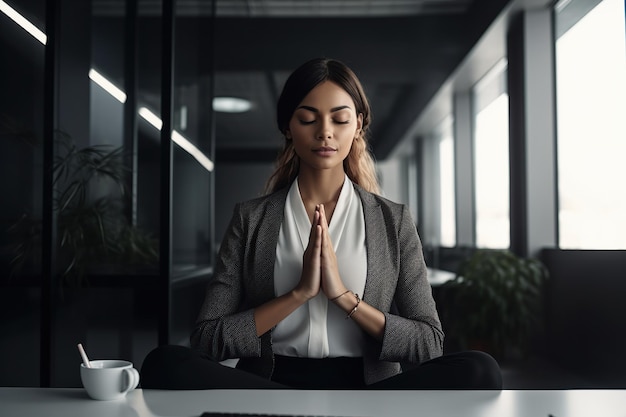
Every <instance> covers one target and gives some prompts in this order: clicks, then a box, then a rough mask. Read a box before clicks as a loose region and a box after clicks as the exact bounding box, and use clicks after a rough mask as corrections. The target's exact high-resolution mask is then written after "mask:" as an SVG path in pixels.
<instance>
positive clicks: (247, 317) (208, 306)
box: [191, 204, 261, 361]
mask: <svg viewBox="0 0 626 417" xmlns="http://www.w3.org/2000/svg"><path fill="white" fill-rule="evenodd" d="M245 219H246V216H244V214H243V213H242V205H241V204H237V205H236V206H235V209H234V212H233V216H232V218H231V221H230V224H229V226H228V229H227V231H226V234H225V236H224V239H223V240H222V244H221V246H220V250H219V253H218V256H217V259H216V269H215V274H214V276H213V277H212V278H211V280H210V282H209V283H208V286H207V289H206V295H205V298H204V302H203V305H202V307H201V309H200V313H199V315H198V318H197V320H196V325H195V328H194V330H193V332H192V334H191V347H192V348H194V349H197V350H200V351H202V352H204V353H206V354H208V355H209V357H210V358H211V359H213V360H216V361H222V360H225V359H231V358H243V357H259V356H260V355H261V339H260V338H259V337H258V336H257V335H256V324H255V321H254V310H253V309H252V308H246V306H244V299H245V289H244V278H243V277H244V270H243V268H244V262H245V259H246V255H245V251H246V242H247V240H248V239H247V236H246V233H247V232H248V227H249V224H248V222H247V221H246V220H245Z"/></svg>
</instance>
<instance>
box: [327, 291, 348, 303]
mask: <svg viewBox="0 0 626 417" xmlns="http://www.w3.org/2000/svg"><path fill="white" fill-rule="evenodd" d="M349 292H350V290H348V291H346V292H342V293H341V294H339V295H338V296H336V297H335V298H331V299H330V301H335V300H336V299H338V298H339V297H341V296H342V295H346V294H347V293H349Z"/></svg>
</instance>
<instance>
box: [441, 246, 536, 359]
mask: <svg viewBox="0 0 626 417" xmlns="http://www.w3.org/2000/svg"><path fill="white" fill-rule="evenodd" d="M547 279H548V271H547V269H546V268H545V266H544V265H543V264H542V263H541V262H540V261H539V260H537V259H534V258H530V259H526V258H521V257H518V256H516V255H515V254H514V253H512V252H510V251H508V250H477V251H476V252H474V254H473V255H471V256H470V257H469V258H467V259H466V260H465V261H464V262H462V264H461V265H460V267H459V270H458V272H457V275H456V277H455V278H454V279H453V280H451V281H448V282H447V283H445V284H444V285H443V286H442V290H443V297H444V298H443V299H444V306H443V308H444V312H445V313H444V315H443V319H444V323H445V325H446V327H447V329H446V332H447V333H450V335H451V336H452V337H456V338H457V339H458V341H459V343H460V345H461V347H462V348H478V349H480V350H485V351H489V353H492V354H493V355H494V356H496V357H500V358H502V357H504V356H506V354H507V352H510V351H512V350H515V351H517V352H518V354H522V355H525V354H526V353H527V351H528V348H529V343H530V339H531V337H532V335H533V332H534V331H537V330H538V329H539V328H540V327H539V326H541V325H542V307H543V291H544V284H545V282H546V280H547Z"/></svg>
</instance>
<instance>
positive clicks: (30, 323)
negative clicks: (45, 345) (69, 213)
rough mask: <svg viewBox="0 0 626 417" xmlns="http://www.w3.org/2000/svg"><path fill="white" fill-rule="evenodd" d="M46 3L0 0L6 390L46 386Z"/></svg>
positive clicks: (0, 250)
mask: <svg viewBox="0 0 626 417" xmlns="http://www.w3.org/2000/svg"><path fill="white" fill-rule="evenodd" d="M45 21H46V2H45V1H44V0H35V1H0V62H1V64H0V80H2V81H1V83H2V94H0V155H2V163H0V193H1V194H2V196H3V198H2V204H0V334H2V335H3V336H2V337H0V352H2V355H1V356H0V386H7V385H20V386H38V385H39V382H40V369H39V364H40V342H41V338H40V329H41V279H40V276H41V269H42V256H41V249H42V247H41V227H42V226H41V220H42V211H43V206H42V187H43V146H42V144H43V136H44V134H43V131H44V125H43V114H44V62H45V43H46V41H47V39H46V36H45V33H44V29H45Z"/></svg>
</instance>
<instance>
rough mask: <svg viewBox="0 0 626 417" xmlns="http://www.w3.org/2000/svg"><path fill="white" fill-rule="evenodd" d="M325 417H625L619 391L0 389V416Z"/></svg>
mask: <svg viewBox="0 0 626 417" xmlns="http://www.w3.org/2000/svg"><path fill="white" fill-rule="evenodd" d="M208 412H214V413H225V414H226V415H228V413H231V414H233V413H235V414H237V413H239V414H245V413H250V414H256V415H264V414H265V415H268V416H269V415H271V416H276V415H278V416H329V417H354V416H359V417H382V416H384V417H389V416H392V417H403V416H407V417H408V416H411V417H415V416H428V417H439V416H442V417H443V416H445V417H449V416H463V417H474V416H476V417H478V416H480V417H491V416H494V417H496V416H497V417H509V416H520V417H549V416H553V417H578V416H580V417H583V416H584V417H589V416H598V417H626V390H546V391H535V390H503V391H366V390H363V391H322V390H319V391H318V390H313V391H310V390H198V391H161V390H142V389H136V390H134V391H132V392H131V393H130V394H129V395H128V396H127V397H126V398H125V399H122V400H117V401H95V400H91V399H90V398H89V397H87V394H86V393H85V391H84V390H83V389H79V388H10V387H0V416H7V417H9V416H10V417H22V416H24V417H26V416H28V417H36V416H46V417H57V416H62V417H74V416H80V417H100V416H103V417H104V416H106V417H156V416H172V417H179V416H180V417H200V416H201V415H202V414H203V413H208Z"/></svg>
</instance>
